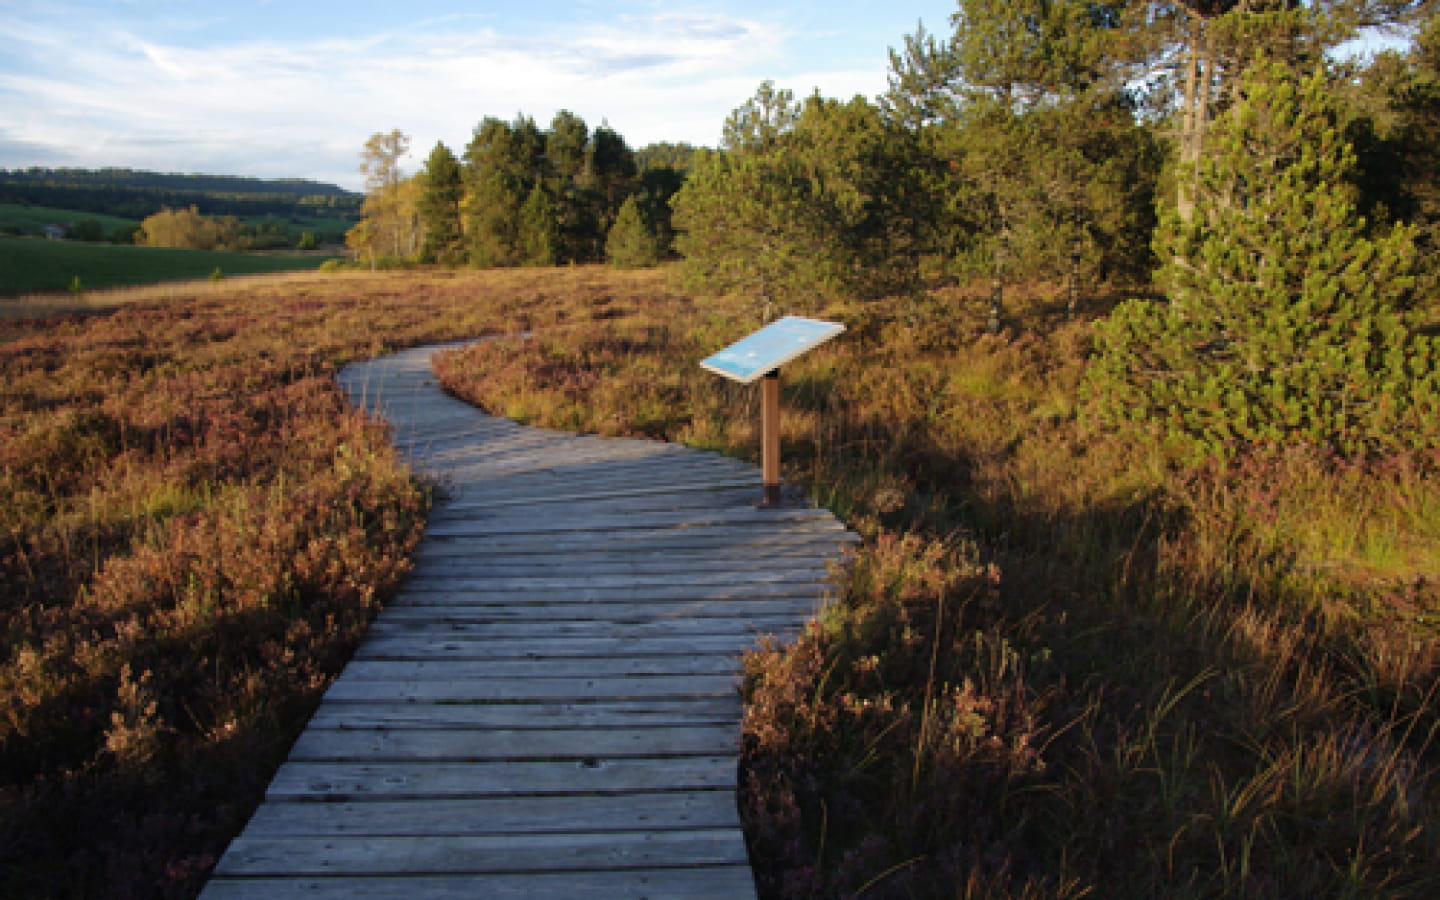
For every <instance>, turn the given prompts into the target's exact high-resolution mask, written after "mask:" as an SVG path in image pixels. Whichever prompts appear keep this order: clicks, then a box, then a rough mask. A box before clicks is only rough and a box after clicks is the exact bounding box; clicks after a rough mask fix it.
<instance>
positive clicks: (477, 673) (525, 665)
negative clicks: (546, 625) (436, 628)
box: [340, 654, 736, 681]
mask: <svg viewBox="0 0 1440 900" xmlns="http://www.w3.org/2000/svg"><path fill="white" fill-rule="evenodd" d="M734 671H736V660H734V657H729V655H726V654H700V655H694V657H691V658H690V660H688V661H684V660H675V658H674V657H619V658H600V660H590V661H589V662H588V664H586V672H588V677H589V678H603V677H612V678H622V677H644V675H708V677H727V675H733V674H734ZM340 677H341V678H346V680H357V681H488V680H524V678H557V677H567V675H562V674H557V667H556V661H554V660H543V658H518V660H351V661H350V664H348V665H346V671H344V674H341V675H340Z"/></svg>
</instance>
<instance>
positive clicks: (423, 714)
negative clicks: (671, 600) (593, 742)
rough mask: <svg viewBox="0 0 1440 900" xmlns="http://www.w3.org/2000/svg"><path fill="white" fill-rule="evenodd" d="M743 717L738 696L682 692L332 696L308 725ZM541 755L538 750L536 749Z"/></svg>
mask: <svg viewBox="0 0 1440 900" xmlns="http://www.w3.org/2000/svg"><path fill="white" fill-rule="evenodd" d="M739 719H740V698H739V697H682V698H678V699H676V698H670V699H663V700H662V699H650V700H643V701H641V700H628V701H626V700H610V701H595V702H589V703H581V702H566V701H551V702H530V703H518V702H506V703H475V702H450V703H416V702H369V703H366V702H352V703H344V702H340V701H335V700H332V701H331V702H329V703H326V704H324V705H323V706H321V707H320V708H319V709H318V710H316V711H315V715H314V716H312V717H311V718H310V725H309V729H308V730H310V731H313V730H316V729H344V730H350V731H358V730H363V729H381V728H390V729H395V728H425V729H432V730H433V729H445V728H454V729H481V728H496V729H517V730H518V729H527V728H547V729H560V728H568V729H572V730H574V729H580V728H620V727H629V726H643V727H651V726H676V725H679V726H692V725H727V726H728V725H733V724H734V723H735V722H738V721H739ZM536 755H539V754H536Z"/></svg>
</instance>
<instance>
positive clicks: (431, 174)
mask: <svg viewBox="0 0 1440 900" xmlns="http://www.w3.org/2000/svg"><path fill="white" fill-rule="evenodd" d="M420 186H421V191H420V199H419V202H418V204H417V206H418V212H419V215H420V226H421V228H422V229H423V231H424V233H425V241H424V243H423V244H422V245H421V248H420V255H421V258H422V259H424V260H425V261H426V262H438V263H443V264H445V265H456V264H458V263H460V262H461V261H462V260H463V258H464V255H465V251H464V247H463V241H464V234H463V233H462V232H461V229H460V201H461V200H462V199H463V198H464V196H465V186H464V184H463V182H462V180H461V173H460V161H459V160H458V159H456V158H455V154H453V153H451V152H450V148H449V147H446V146H445V144H444V143H442V142H439V141H437V142H436V143H435V149H434V150H431V151H430V156H429V158H427V159H426V160H425V168H424V170H423V171H422V172H421V174H420Z"/></svg>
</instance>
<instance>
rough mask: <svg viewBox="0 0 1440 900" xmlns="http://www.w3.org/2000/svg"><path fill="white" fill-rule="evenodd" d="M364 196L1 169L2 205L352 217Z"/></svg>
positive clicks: (231, 180)
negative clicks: (186, 208)
mask: <svg viewBox="0 0 1440 900" xmlns="http://www.w3.org/2000/svg"><path fill="white" fill-rule="evenodd" d="M363 200H364V196H363V195H362V194H359V193H356V192H354V191H347V190H345V189H344V188H342V187H339V186H338V185H334V184H325V183H322V182H318V181H307V180H305V179H300V178H282V179H261V178H244V177H240V176H232V175H193V174H180V173H163V172H146V171H139V170H135V169H43V168H38V167H37V168H29V169H0V203H24V204H30V205H34V206H50V207H58V208H62V209H73V210H77V211H80V212H88V213H97V214H101V215H108V216H119V217H121V218H127V219H143V218H145V217H146V216H148V215H150V214H152V213H155V212H158V211H159V210H160V209H161V208H163V207H171V208H181V207H189V206H194V207H196V208H198V209H199V210H200V212H202V213H204V214H205V215H210V216H242V217H247V216H248V217H256V216H274V217H277V218H282V219H288V218H297V219H298V218H313V217H325V218H335V219H357V218H359V215H360V204H361V202H362V201H363Z"/></svg>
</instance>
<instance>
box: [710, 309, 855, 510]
mask: <svg viewBox="0 0 1440 900" xmlns="http://www.w3.org/2000/svg"><path fill="white" fill-rule="evenodd" d="M844 330H845V326H844V325H841V324H840V323H838V322H822V321H820V320H818V319H803V318H801V317H799V316H786V317H784V318H783V319H779V320H777V321H775V322H771V323H770V324H769V325H766V326H765V327H764V328H762V329H760V330H759V331H756V332H754V333H753V334H750V335H749V336H747V337H745V338H742V339H741V340H739V341H737V342H735V343H733V344H731V345H730V346H729V347H726V348H725V349H724V350H721V351H720V352H719V353H716V354H714V355H713V356H710V357H707V358H706V359H703V360H701V361H700V365H701V366H703V367H704V368H706V369H708V370H709V371H711V372H714V373H716V374H717V375H724V376H725V377H726V378H729V379H731V380H732V381H738V382H740V383H741V384H751V383H753V382H754V381H756V380H758V379H763V381H762V382H761V389H760V460H761V464H760V478H761V482H762V486H763V494H762V496H761V499H760V505H761V506H762V507H765V508H774V507H778V506H780V505H781V492H780V366H781V365H783V364H785V363H787V362H789V361H790V360H792V359H794V358H796V357H797V356H800V355H801V354H802V353H806V352H808V351H810V350H813V349H814V348H816V347H818V346H820V345H821V344H823V343H825V342H826V341H828V340H830V339H831V338H833V337H835V336H836V335H837V334H839V333H841V332H842V331H844Z"/></svg>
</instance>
